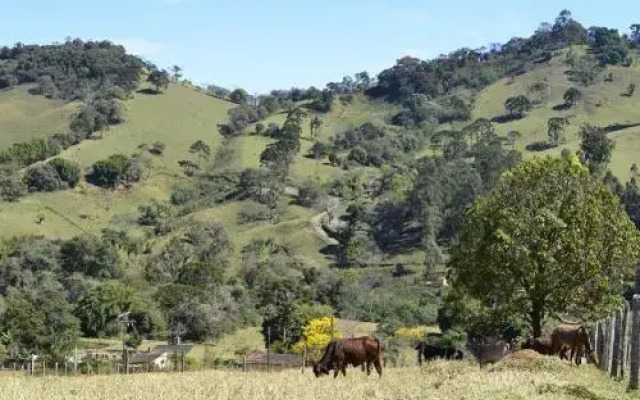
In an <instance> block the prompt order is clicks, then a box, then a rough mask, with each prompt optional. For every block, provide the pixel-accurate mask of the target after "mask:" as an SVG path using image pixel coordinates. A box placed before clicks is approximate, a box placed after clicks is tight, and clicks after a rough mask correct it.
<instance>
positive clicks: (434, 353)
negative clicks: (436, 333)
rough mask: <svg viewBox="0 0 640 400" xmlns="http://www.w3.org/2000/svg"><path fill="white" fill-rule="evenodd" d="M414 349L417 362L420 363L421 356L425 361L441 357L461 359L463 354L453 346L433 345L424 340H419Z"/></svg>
mask: <svg viewBox="0 0 640 400" xmlns="http://www.w3.org/2000/svg"><path fill="white" fill-rule="evenodd" d="M415 349H416V350H417V351H418V364H420V365H422V358H423V357H424V359H425V361H431V360H435V359H437V358H443V359H445V360H462V358H463V357H464V354H463V353H462V351H461V350H459V349H456V348H455V347H453V346H435V345H432V344H429V343H426V342H420V343H418V344H417V345H416V347H415Z"/></svg>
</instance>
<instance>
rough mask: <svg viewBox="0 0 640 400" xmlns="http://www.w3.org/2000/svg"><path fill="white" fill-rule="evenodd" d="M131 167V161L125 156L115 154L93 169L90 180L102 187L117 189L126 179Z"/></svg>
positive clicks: (98, 162)
mask: <svg viewBox="0 0 640 400" xmlns="http://www.w3.org/2000/svg"><path fill="white" fill-rule="evenodd" d="M130 167H131V159H129V157H127V156H125V155H123V154H113V155H111V156H109V158H107V159H106V160H99V161H97V162H96V163H95V164H93V166H92V167H91V173H90V174H89V176H88V179H89V181H90V182H91V183H93V184H94V185H97V186H101V187H111V188H115V187H116V186H118V185H119V184H120V183H121V182H122V181H123V179H124V176H125V173H126V172H127V170H129V168H130Z"/></svg>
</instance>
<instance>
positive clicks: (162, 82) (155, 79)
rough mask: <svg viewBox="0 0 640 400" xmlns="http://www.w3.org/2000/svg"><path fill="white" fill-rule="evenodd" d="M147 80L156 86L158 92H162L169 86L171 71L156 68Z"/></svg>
mask: <svg viewBox="0 0 640 400" xmlns="http://www.w3.org/2000/svg"><path fill="white" fill-rule="evenodd" d="M147 82H149V83H151V84H152V85H153V86H155V87H156V92H160V91H162V90H166V89H167V88H168V87H169V82H171V78H170V77H169V73H168V72H167V71H165V70H162V71H160V70H157V69H156V70H154V71H151V73H150V74H149V77H148V78H147Z"/></svg>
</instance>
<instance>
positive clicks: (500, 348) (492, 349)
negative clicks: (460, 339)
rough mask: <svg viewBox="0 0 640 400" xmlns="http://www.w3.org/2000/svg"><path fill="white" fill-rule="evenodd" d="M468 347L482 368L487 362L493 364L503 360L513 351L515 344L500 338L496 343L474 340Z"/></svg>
mask: <svg viewBox="0 0 640 400" xmlns="http://www.w3.org/2000/svg"><path fill="white" fill-rule="evenodd" d="M468 347H469V350H471V353H472V354H473V355H474V356H475V357H476V359H477V360H478V363H480V368H482V367H484V365H485V364H493V363H496V362H498V361H500V360H502V359H503V358H504V357H506V356H507V355H508V354H509V353H511V352H512V351H513V347H514V344H513V342H511V341H506V340H498V341H497V342H494V343H477V342H475V341H474V342H471V343H469V346H468Z"/></svg>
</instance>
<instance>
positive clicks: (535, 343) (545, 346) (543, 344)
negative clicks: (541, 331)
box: [522, 336, 555, 356]
mask: <svg viewBox="0 0 640 400" xmlns="http://www.w3.org/2000/svg"><path fill="white" fill-rule="evenodd" d="M522 348H523V349H531V350H534V351H536V352H538V353H540V354H543V355H545V356H551V355H554V354H555V353H554V352H553V341H552V340H551V337H549V336H540V337H537V338H533V337H529V338H527V340H526V341H525V342H524V343H523V344H522Z"/></svg>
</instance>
